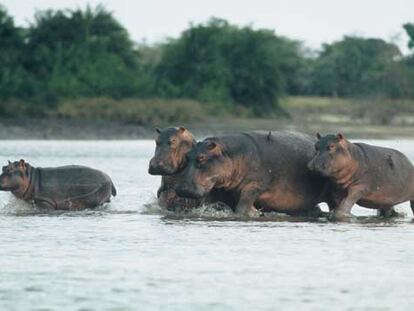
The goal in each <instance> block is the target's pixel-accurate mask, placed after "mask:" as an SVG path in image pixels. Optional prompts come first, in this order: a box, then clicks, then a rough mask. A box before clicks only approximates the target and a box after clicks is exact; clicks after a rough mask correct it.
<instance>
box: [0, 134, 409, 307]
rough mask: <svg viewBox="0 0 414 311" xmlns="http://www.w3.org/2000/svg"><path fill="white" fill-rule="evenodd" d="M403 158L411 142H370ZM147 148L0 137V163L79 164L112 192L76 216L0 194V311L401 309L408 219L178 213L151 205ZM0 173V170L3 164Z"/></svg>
mask: <svg viewBox="0 0 414 311" xmlns="http://www.w3.org/2000/svg"><path fill="white" fill-rule="evenodd" d="M374 143H376V144H381V145H385V146H391V147H395V148H398V149H399V150H401V151H403V152H404V153H406V154H407V155H408V156H409V157H410V159H411V160H412V161H414V141H407V140H392V141H375V142H374ZM153 147H154V146H153V142H151V141H121V142H112V141H88V142H84V141H83V142H77V141H0V163H5V162H6V161H7V160H8V159H10V160H18V159H20V158H24V159H26V160H27V161H28V162H29V163H31V164H33V165H35V166H57V165H66V164H82V165H88V166H93V167H96V168H99V169H102V170H104V171H105V172H107V173H108V174H109V175H110V176H111V177H112V178H113V180H114V183H115V185H116V187H117V189H118V196H117V197H116V198H115V199H114V200H113V201H112V203H110V204H109V205H107V206H105V207H103V208H99V209H97V210H88V211H82V212H51V211H45V210H39V209H36V208H33V207H31V206H30V205H28V204H25V203H23V202H21V201H19V200H16V199H13V198H12V197H11V195H10V194H8V193H4V192H1V193H0V310H378V309H380V310H396V309H398V310H412V308H413V306H414V295H413V294H412V288H413V287H414V223H413V222H412V219H413V217H412V214H411V211H410V209H409V206H408V204H402V205H401V206H399V207H398V210H399V211H401V212H403V213H405V217H404V218H400V219H395V220H391V221H384V220H381V219H376V218H375V217H373V215H374V214H375V213H374V212H373V211H371V210H367V209H362V208H357V209H355V210H354V213H355V214H356V215H358V216H360V217H359V219H358V221H357V222H356V223H352V224H342V223H341V224H336V223H330V222H328V221H327V220H326V219H319V220H313V221H310V220H307V219H298V218H296V219H293V218H289V217H286V216H277V215H276V216H275V215H272V216H269V217H267V218H266V219H263V220H261V221H237V220H235V219H234V216H233V215H232V214H231V212H229V211H226V210H221V211H215V210H213V209H212V208H210V207H205V208H202V209H200V210H197V211H195V212H194V213H193V214H192V215H187V216H186V217H183V216H180V215H178V216H177V215H165V214H163V213H162V212H161V211H160V210H159V209H158V208H157V206H156V205H155V204H153V203H154V200H155V193H156V190H157V187H158V184H159V182H160V179H159V178H157V177H152V176H149V175H148V174H147V173H146V171H147V163H148V161H149V158H150V157H151V155H152V153H153ZM2 165H4V164H2Z"/></svg>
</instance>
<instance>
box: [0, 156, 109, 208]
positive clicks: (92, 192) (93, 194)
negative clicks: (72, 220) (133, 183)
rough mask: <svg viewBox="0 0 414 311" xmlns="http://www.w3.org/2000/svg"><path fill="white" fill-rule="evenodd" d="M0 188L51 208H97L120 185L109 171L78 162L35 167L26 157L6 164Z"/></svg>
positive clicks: (0, 179)
mask: <svg viewBox="0 0 414 311" xmlns="http://www.w3.org/2000/svg"><path fill="white" fill-rule="evenodd" d="M0 190H3V191H11V193H13V195H14V196H16V197H17V198H19V199H23V200H25V201H27V202H33V203H34V204H36V205H37V206H39V207H42V208H49V209H61V210H72V209H83V208H93V207H96V206H98V205H102V204H103V203H106V202H109V201H110V198H111V194H112V195H113V196H115V195H116V189H115V187H114V185H113V183H112V181H111V178H109V176H108V175H106V174H105V173H103V172H101V171H98V170H95V169H92V168H89V167H85V166H78V165H70V166H61V167H48V168H42V167H33V166H31V165H30V164H29V163H27V162H25V161H24V160H20V161H16V162H13V163H11V162H10V161H9V163H8V165H6V166H3V172H2V174H1V175H0Z"/></svg>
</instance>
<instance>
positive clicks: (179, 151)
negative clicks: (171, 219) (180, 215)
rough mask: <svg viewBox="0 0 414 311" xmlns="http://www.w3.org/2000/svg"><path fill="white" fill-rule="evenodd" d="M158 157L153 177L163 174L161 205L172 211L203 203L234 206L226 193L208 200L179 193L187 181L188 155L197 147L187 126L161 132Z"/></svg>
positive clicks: (152, 168)
mask: <svg viewBox="0 0 414 311" xmlns="http://www.w3.org/2000/svg"><path fill="white" fill-rule="evenodd" d="M157 133H158V137H157V139H156V148H155V154H154V157H153V158H152V159H151V161H150V164H149V169H148V172H149V174H151V175H161V176H162V178H161V186H160V187H159V189H158V191H157V198H158V204H159V205H160V206H161V207H164V208H166V209H168V210H172V211H179V210H182V209H191V208H197V207H199V206H200V205H202V204H203V203H216V202H223V203H225V204H227V205H230V206H231V205H232V204H233V201H232V200H231V198H230V197H227V196H225V195H223V193H222V191H213V192H212V193H211V194H210V195H208V196H206V197H204V198H184V197H181V196H179V195H178V194H177V192H176V191H175V187H176V185H177V184H179V183H180V182H181V179H182V178H183V176H182V174H181V172H182V170H183V169H184V168H185V166H186V164H187V161H186V154H187V153H188V152H189V151H190V150H191V149H192V148H193V147H194V146H195V144H196V140H195V139H194V136H193V135H192V134H191V133H190V131H189V130H187V129H186V128H184V127H169V128H165V129H163V130H161V129H157Z"/></svg>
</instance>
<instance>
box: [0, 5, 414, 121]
mask: <svg viewBox="0 0 414 311" xmlns="http://www.w3.org/2000/svg"><path fill="white" fill-rule="evenodd" d="M403 27H404V29H405V31H406V33H407V35H408V36H409V39H410V41H409V48H410V49H412V50H413V49H414V24H405V25H404V26H403ZM413 86H414V56H413V55H412V54H411V55H409V56H403V55H402V54H401V52H400V50H399V49H398V47H397V46H396V45H394V44H392V43H389V42H386V41H384V40H381V39H375V38H361V37H345V38H343V39H342V40H340V41H337V42H333V43H330V44H325V45H324V46H323V47H322V50H321V51H320V52H319V53H309V51H307V50H306V48H305V47H304V46H303V45H302V43H301V42H298V41H295V40H291V39H289V38H285V37H282V36H279V35H277V34H275V33H274V32H273V31H271V30H267V29H253V28H252V27H250V26H246V27H239V26H235V25H231V24H229V23H228V22H227V21H225V20H222V19H217V18H212V19H211V20H209V21H208V22H206V23H205V24H198V25H190V27H189V28H188V29H187V30H186V31H184V32H183V33H182V34H181V36H180V37H179V38H176V39H171V40H168V41H167V42H163V43H159V44H155V45H152V46H147V45H136V44H134V43H133V42H132V40H131V38H130V36H129V34H128V32H127V30H126V29H125V28H124V27H123V26H122V25H121V24H120V23H119V22H118V21H117V20H116V19H115V18H114V16H113V15H112V13H110V12H109V11H107V10H106V9H104V8H103V7H97V8H95V9H91V8H87V9H85V10H81V9H77V10H64V11H63V10H58V11H45V12H39V13H37V14H36V16H35V18H34V21H33V23H32V24H31V25H30V26H29V27H27V28H24V29H23V28H20V27H17V26H16V25H15V24H14V21H13V18H12V17H11V16H9V15H8V13H7V11H6V10H5V9H4V8H2V7H0V115H16V114H26V115H44V114H46V113H47V114H49V113H50V112H53V113H55V114H56V115H60V116H66V117H79V116H82V113H79V111H82V110H85V111H89V113H88V115H89V116H90V115H93V113H91V111H97V113H96V114H97V115H101V114H102V115H105V114H106V113H107V111H109V110H110V109H115V110H116V109H125V110H127V111H134V113H131V116H130V117H125V118H124V117H123V118H124V119H125V120H126V121H128V122H129V121H131V120H130V119H132V118H135V117H136V118H138V119H139V117H138V115H141V113H142V114H145V113H146V114H145V115H148V117H145V118H141V119H139V120H140V121H139V122H142V123H145V122H153V121H154V119H153V118H151V117H150V116H149V114H148V111H152V113H154V114H155V113H160V112H159V111H163V110H165V111H169V112H168V113H167V115H168V116H167V117H168V118H172V119H174V118H175V117H176V116H180V115H182V112H184V111H188V110H191V109H194V111H195V112H196V113H197V114H201V111H206V112H208V113H210V114H214V113H216V114H219V113H226V112H237V113H244V114H248V115H254V116H259V117H260V116H268V115H275V116H276V115H279V116H280V115H286V113H285V112H284V110H283V109H282V108H281V106H280V104H279V99H280V98H281V97H283V96H285V95H312V96H333V97H343V98H355V97H358V98H367V97H370V98H372V97H374V98H377V97H380V98H398V99H400V98H413V97H414V90H413V89H414V88H413ZM88 98H91V99H92V100H91V102H88V100H87V99H88ZM131 99H134V100H131ZM70 103H75V104H73V107H72V106H71V105H70ZM168 105H170V106H169V107H167V106H168ZM74 107H76V109H75V108H74ZM145 107H148V109H146V108H145ZM163 107H164V108H165V109H164V108H163ZM180 109H181V110H180ZM105 111H106V112H105ZM123 115H124V114H123ZM190 115H191V116H193V115H194V114H190ZM177 118H178V117H177Z"/></svg>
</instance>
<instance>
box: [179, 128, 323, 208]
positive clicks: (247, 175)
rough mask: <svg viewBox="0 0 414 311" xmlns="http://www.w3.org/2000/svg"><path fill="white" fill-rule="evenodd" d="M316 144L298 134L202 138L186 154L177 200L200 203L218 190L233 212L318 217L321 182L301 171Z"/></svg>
mask: <svg viewBox="0 0 414 311" xmlns="http://www.w3.org/2000/svg"><path fill="white" fill-rule="evenodd" d="M315 141H316V140H314V139H312V138H311V137H309V136H306V135H303V134H300V133H289V132H269V133H263V132H249V133H241V134H235V135H228V136H220V137H211V138H207V139H205V140H204V141H202V142H199V143H197V145H196V146H195V147H194V148H193V149H192V150H191V151H190V152H189V154H188V164H187V166H186V168H185V169H184V171H183V175H184V177H183V178H181V179H180V183H178V184H177V187H176V191H177V192H178V194H179V195H181V196H186V197H191V198H200V197H203V196H205V195H206V194H208V193H209V192H210V191H212V190H214V189H216V190H217V189H221V190H222V191H223V192H225V193H227V195H229V196H233V197H234V198H235V204H234V209H235V212H236V213H238V214H240V215H244V216H257V215H258V211H257V210H261V211H276V212H283V213H287V214H292V215H297V214H303V215H314V216H319V215H321V211H320V209H319V207H318V206H317V204H318V203H320V202H327V203H328V205H329V203H330V202H329V198H327V197H325V193H326V187H325V186H326V184H327V180H326V179H325V178H322V177H320V176H317V175H316V174H312V173H311V172H310V171H309V170H308V169H307V167H306V165H307V163H308V162H309V160H310V159H311V158H312V156H313V153H314V151H313V145H314V142H315Z"/></svg>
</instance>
